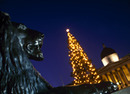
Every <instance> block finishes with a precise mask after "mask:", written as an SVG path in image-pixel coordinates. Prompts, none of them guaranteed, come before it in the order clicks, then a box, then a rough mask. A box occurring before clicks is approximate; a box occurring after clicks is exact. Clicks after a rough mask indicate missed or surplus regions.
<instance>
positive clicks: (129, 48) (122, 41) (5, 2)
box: [0, 0, 130, 87]
mask: <svg viewBox="0 0 130 94" xmlns="http://www.w3.org/2000/svg"><path fill="white" fill-rule="evenodd" d="M0 10H1V11H4V12H7V13H9V14H10V16H11V21H14V22H18V23H24V24H25V25H26V26H27V27H28V28H31V29H34V30H37V31H40V32H42V33H44V34H45V38H44V43H43V47H42V51H43V54H44V60H43V61H40V62H38V61H32V63H33V65H34V67H35V68H36V69H37V70H38V71H39V72H40V73H41V75H42V76H43V77H44V78H45V79H46V80H47V81H48V82H49V83H50V84H51V85H52V86H54V87H57V86H62V85H66V84H69V83H70V82H71V81H73V78H72V77H70V73H71V72H72V68H71V66H70V64H69V57H68V48H67V46H68V45H67V33H66V31H65V30H66V29H67V28H69V29H70V32H71V33H72V34H73V35H74V36H75V38H76V39H77V40H78V41H79V43H80V45H81V46H82V47H83V49H84V51H85V52H86V53H87V55H88V57H89V59H91V60H92V63H93V65H95V66H96V68H100V67H102V66H103V64H102V62H101V59H100V53H101V51H102V49H103V47H102V44H103V43H104V44H105V45H106V46H107V47H111V48H113V49H114V50H115V51H116V52H117V53H118V55H119V57H120V58H121V57H123V56H125V55H127V54H129V53H130V1H129V0H102V1H101V0H88V1H87V0H84V1H82V0H79V1H76V0H74V1H71V0H59V1H56V0H0Z"/></svg>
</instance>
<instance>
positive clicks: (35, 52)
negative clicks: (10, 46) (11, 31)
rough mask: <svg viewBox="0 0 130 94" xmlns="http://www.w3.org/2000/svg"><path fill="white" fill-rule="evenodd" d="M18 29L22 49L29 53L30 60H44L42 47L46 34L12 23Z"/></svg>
mask: <svg viewBox="0 0 130 94" xmlns="http://www.w3.org/2000/svg"><path fill="white" fill-rule="evenodd" d="M12 25H13V26H14V27H15V28H17V30H18V31H17V32H16V34H17V37H18V40H19V43H20V45H21V47H22V49H23V50H24V51H25V52H26V53H27V55H28V57H29V59H33V60H37V61H40V60H43V53H42V51H41V47H42V45H43V38H44V34H42V33H40V32H38V31H36V30H32V29H29V28H27V27H26V26H25V25H24V24H21V23H15V22H12Z"/></svg>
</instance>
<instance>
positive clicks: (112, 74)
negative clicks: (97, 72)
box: [110, 72, 116, 83]
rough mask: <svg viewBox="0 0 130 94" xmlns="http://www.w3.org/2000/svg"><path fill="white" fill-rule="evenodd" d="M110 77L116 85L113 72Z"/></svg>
mask: <svg viewBox="0 0 130 94" xmlns="http://www.w3.org/2000/svg"><path fill="white" fill-rule="evenodd" d="M110 77H111V79H112V81H113V83H116V81H115V79H114V77H113V74H112V72H110Z"/></svg>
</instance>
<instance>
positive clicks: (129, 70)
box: [125, 64, 130, 74]
mask: <svg viewBox="0 0 130 94" xmlns="http://www.w3.org/2000/svg"><path fill="white" fill-rule="evenodd" d="M125 67H126V69H127V70H128V72H129V74H130V69H129V68H128V65H127V64H126V65H125Z"/></svg>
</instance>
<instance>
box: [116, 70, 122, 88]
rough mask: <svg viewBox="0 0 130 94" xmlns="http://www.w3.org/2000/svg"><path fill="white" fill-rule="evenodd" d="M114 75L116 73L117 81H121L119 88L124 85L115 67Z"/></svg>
mask: <svg viewBox="0 0 130 94" xmlns="http://www.w3.org/2000/svg"><path fill="white" fill-rule="evenodd" d="M115 75H116V76H117V78H118V79H119V80H118V81H121V84H120V86H121V88H123V87H124V85H123V81H122V79H121V78H120V75H119V74H118V70H117V69H115Z"/></svg>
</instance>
